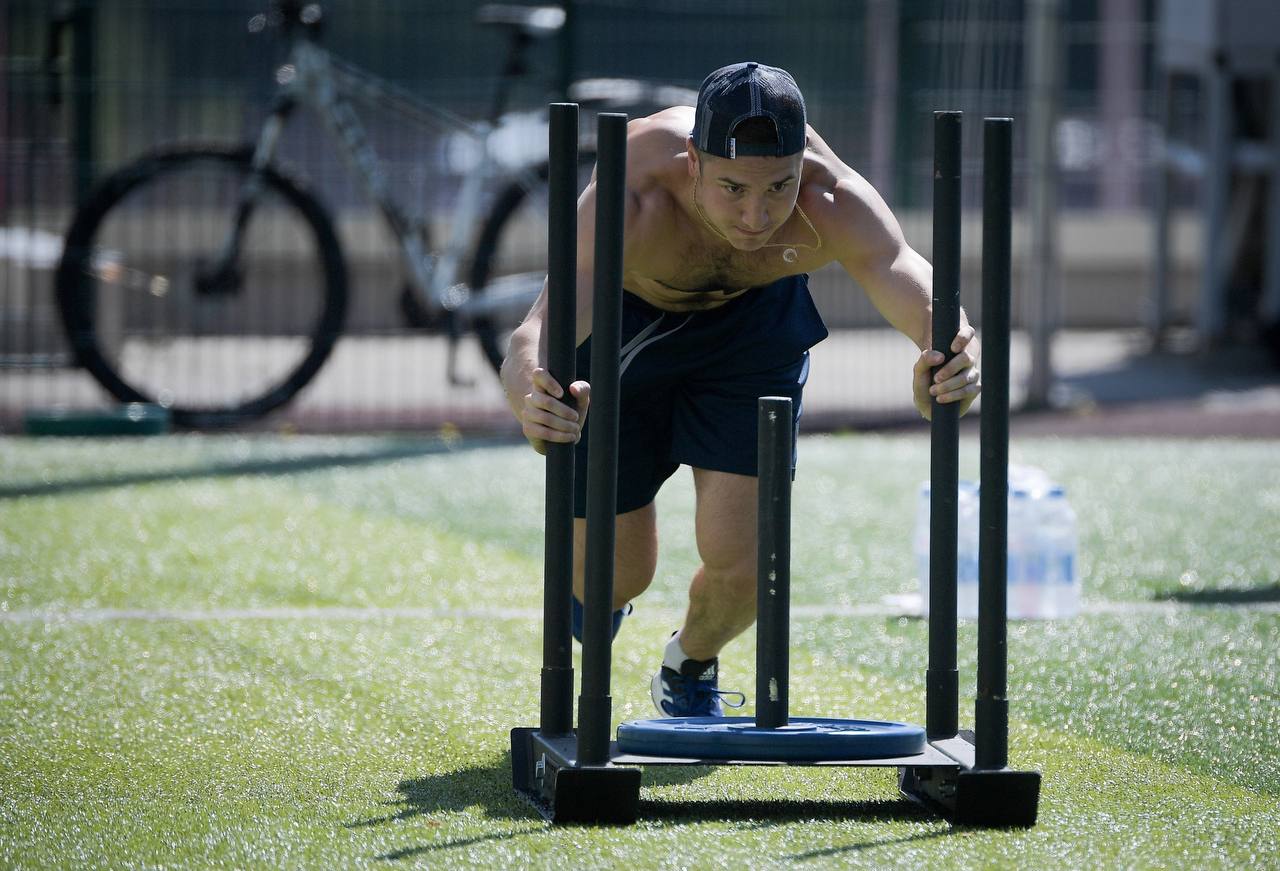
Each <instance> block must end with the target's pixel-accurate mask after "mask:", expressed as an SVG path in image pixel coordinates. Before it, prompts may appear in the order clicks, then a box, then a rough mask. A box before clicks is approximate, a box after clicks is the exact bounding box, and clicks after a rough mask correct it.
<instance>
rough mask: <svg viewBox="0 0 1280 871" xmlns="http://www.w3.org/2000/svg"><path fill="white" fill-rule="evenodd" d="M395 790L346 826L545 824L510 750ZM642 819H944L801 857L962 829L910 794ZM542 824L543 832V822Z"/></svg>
mask: <svg viewBox="0 0 1280 871" xmlns="http://www.w3.org/2000/svg"><path fill="white" fill-rule="evenodd" d="M715 770H716V769H715V768H714V767H712V766H688V767H685V766H681V767H678V768H677V767H665V766H664V767H655V768H648V769H645V773H644V781H645V786H664V785H672V784H680V783H687V782H690V781H693V780H696V779H698V778H701V777H705V776H706V775H708V774H710V773H712V772H713V771H715ZM396 790H397V791H398V792H399V793H400V797H399V798H398V799H396V800H394V801H390V802H387V805H388V806H389V807H390V808H391V810H390V812H388V813H386V814H382V815H380V816H374V817H370V818H367V819H362V820H357V821H355V822H351V823H347V824H346V826H345V827H346V828H347V829H360V828H371V827H375V826H384V825H392V824H395V823H400V822H404V821H406V820H412V819H414V818H417V817H423V818H426V819H427V825H428V826H431V827H434V826H438V825H440V823H438V822H436V821H433V820H430V817H431V816H433V815H436V814H443V813H461V812H464V811H473V812H474V811H475V810H476V809H479V810H480V811H481V812H482V813H483V815H484V816H485V817H487V818H489V819H494V820H507V821H511V822H524V821H528V822H536V823H541V816H540V815H539V814H538V812H537V811H536V810H535V809H534V808H533V807H532V806H530V805H529V804H527V803H526V802H525V801H524V800H523V799H521V798H520V797H518V796H517V795H516V793H515V790H514V789H513V787H512V783H511V753H510V751H509V750H508V751H506V752H504V753H503V755H502V758H501V760H499V761H498V762H496V763H495V764H493V765H485V766H473V767H471V768H464V769H461V770H458V771H449V772H445V773H443V774H437V775H430V776H427V777H420V778H414V779H411V780H402V781H400V783H398V784H397V785H396ZM639 817H640V819H642V820H651V821H659V822H665V823H668V824H679V823H692V822H708V821H712V822H715V821H720V822H734V821H745V822H752V823H754V824H755V825H754V827H755V828H767V827H771V826H777V825H783V824H788V823H796V822H806V821H810V820H844V819H856V820H864V821H877V820H881V821H889V820H897V821H902V820H906V821H916V822H937V823H939V826H940V827H939V828H937V829H934V830H931V831H927V832H918V833H916V834H913V835H908V836H903V837H898V838H880V839H876V840H871V841H866V842H860V843H855V844H845V845H839V846H832V847H827V848H823V849H821V850H813V851H809V852H806V853H797V854H795V855H792V856H788V857H787V858H789V859H792V860H797V861H804V860H817V859H823V858H826V857H831V856H838V855H840V854H842V853H851V852H856V851H860V850H867V849H872V848H875V847H883V846H889V845H892V844H903V843H909V842H913V841H923V840H928V839H931V838H936V837H941V836H943V835H948V834H951V833H952V832H953V831H954V830H955V829H954V828H953V827H951V826H949V825H947V824H945V823H943V822H942V821H940V820H939V819H938V818H937V817H936V816H934V815H933V814H931V813H930V812H929V811H927V810H925V809H924V808H922V807H920V806H919V805H918V804H916V803H915V802H912V801H909V800H907V799H905V798H898V799H873V800H866V801H821V800H807V799H805V800H802V799H785V798H784V799H779V800H776V801H761V800H750V801H733V800H724V799H717V800H708V801H662V800H657V801H655V800H649V799H641V801H640V808H639ZM538 830H541V827H539V829H538ZM529 831H530V830H528V829H518V830H514V831H501V832H493V833H490V834H484V835H475V836H472V837H464V838H456V839H452V840H442V841H439V842H434V843H426V844H419V845H414V846H407V847H401V848H398V849H396V850H392V851H390V852H387V853H382V854H380V855H378V856H377V857H376V858H377V859H380V860H383V861H402V860H405V859H414V858H418V857H422V856H429V855H431V854H435V853H439V852H441V851H444V850H453V849H458V848H465V847H470V846H474V845H475V844H481V843H486V842H491V841H504V840H508V839H511V838H515V837H519V836H522V835H526V834H529Z"/></svg>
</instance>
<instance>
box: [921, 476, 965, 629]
mask: <svg viewBox="0 0 1280 871" xmlns="http://www.w3.org/2000/svg"><path fill="white" fill-rule="evenodd" d="M959 485H960V486H959V488H958V490H957V492H956V509H957V510H956V514H957V517H956V523H957V526H956V533H957V535H956V597H957V598H956V615H957V616H958V617H961V618H964V619H967V620H972V619H974V618H976V617H977V616H978V485H977V484H976V483H974V482H973V481H960V482H959ZM930 492H931V490H930V485H929V482H928V481H926V482H924V483H923V484H921V485H920V499H919V501H918V502H917V503H916V527H915V534H914V535H913V536H912V539H911V550H912V553H913V555H914V557H915V564H916V577H917V578H919V583H920V603H921V610H922V611H923V612H924V613H926V614H927V613H928V611H929V530H930V518H929V499H930Z"/></svg>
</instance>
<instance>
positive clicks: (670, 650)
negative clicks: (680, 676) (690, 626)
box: [662, 632, 690, 671]
mask: <svg viewBox="0 0 1280 871" xmlns="http://www.w3.org/2000/svg"><path fill="white" fill-rule="evenodd" d="M689 658H690V657H689V654H687V653H685V652H684V648H683V647H681V646H680V633H679V632H676V633H675V634H674V635H672V636H671V640H670V641H668V642H667V649H666V650H665V651H663V654H662V664H663V665H665V666H666V667H667V668H669V669H671V670H672V671H679V670H680V666H682V665H684V661H685V660H686V659H689Z"/></svg>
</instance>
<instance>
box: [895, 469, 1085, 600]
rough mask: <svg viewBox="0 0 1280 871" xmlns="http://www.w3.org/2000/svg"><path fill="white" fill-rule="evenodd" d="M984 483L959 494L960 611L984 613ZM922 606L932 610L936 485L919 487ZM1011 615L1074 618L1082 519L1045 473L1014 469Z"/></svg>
mask: <svg viewBox="0 0 1280 871" xmlns="http://www.w3.org/2000/svg"><path fill="white" fill-rule="evenodd" d="M978 489H979V488H978V485H977V484H976V483H974V482H972V481H961V482H960V489H959V493H958V508H959V518H958V530H957V532H958V540H957V554H956V556H957V560H956V594H957V602H956V608H957V614H958V615H959V616H960V617H962V618H965V619H974V618H976V617H977V616H978V528H979V524H978V500H979V492H978ZM912 544H913V548H912V549H913V550H914V552H915V561H916V569H917V571H918V572H919V578H920V597H921V602H922V607H923V608H924V611H925V612H926V613H927V612H928V610H929V484H928V482H925V483H924V484H923V485H921V487H920V501H919V508H918V510H917V514H916V529H915V535H914V537H913V542H912ZM1008 546H1009V556H1008V614H1009V616H1010V617H1011V618H1015V619H1029V620H1035V619H1054V618H1060V617H1071V616H1074V615H1075V614H1077V613H1078V612H1079V610H1080V576H1079V561H1078V559H1077V550H1078V537H1077V534H1076V514H1075V511H1073V510H1072V508H1071V504H1070V503H1069V502H1068V501H1067V492H1066V489H1065V488H1064V487H1063V486H1062V485H1061V484H1058V483H1056V482H1054V481H1053V480H1052V479H1051V478H1050V477H1049V475H1048V474H1047V473H1045V472H1044V471H1043V470H1041V469H1036V468H1033V467H1030V466H1012V465H1011V466H1010V467H1009V503H1008Z"/></svg>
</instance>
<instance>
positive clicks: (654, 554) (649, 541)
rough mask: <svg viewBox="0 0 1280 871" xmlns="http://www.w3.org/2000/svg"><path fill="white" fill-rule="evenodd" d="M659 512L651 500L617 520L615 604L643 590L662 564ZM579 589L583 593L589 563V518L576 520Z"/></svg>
mask: <svg viewBox="0 0 1280 871" xmlns="http://www.w3.org/2000/svg"><path fill="white" fill-rule="evenodd" d="M656 518H657V515H656V512H655V511H654V507H653V504H652V503H650V504H648V505H646V506H644V507H643V508H637V509H636V510H635V511H628V512H627V513H625V514H619V515H618V516H617V519H616V521H615V524H614V551H613V553H614V559H613V590H614V600H615V602H614V605H615V607H620V606H621V605H622V604H624V603H626V602H629V601H630V600H631V599H633V598H635V597H636V596H638V595H640V594H641V593H643V592H644V591H645V590H646V589H648V587H649V585H650V584H651V583H652V582H653V576H654V572H655V571H656V570H657V567H658V530H657V519H656ZM573 538H574V564H575V565H574V569H575V572H574V574H575V578H574V586H575V589H576V590H577V591H578V592H579V594H581V593H582V584H583V573H584V566H585V565H586V550H587V533H586V521H585V520H581V519H579V520H576V521H575V522H574V537H573Z"/></svg>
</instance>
